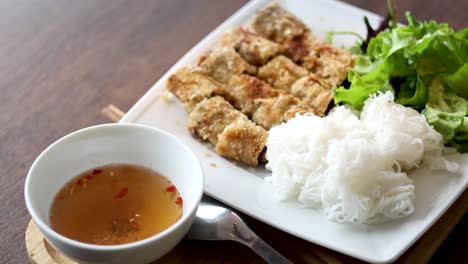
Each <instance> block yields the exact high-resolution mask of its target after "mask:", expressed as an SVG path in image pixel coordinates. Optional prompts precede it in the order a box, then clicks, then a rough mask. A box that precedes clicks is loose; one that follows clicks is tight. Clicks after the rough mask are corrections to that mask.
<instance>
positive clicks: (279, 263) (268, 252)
mask: <svg viewBox="0 0 468 264" xmlns="http://www.w3.org/2000/svg"><path fill="white" fill-rule="evenodd" d="M249 246H250V248H251V249H252V250H253V251H255V253H257V254H258V255H259V256H260V257H262V258H263V259H264V260H266V261H267V262H268V263H272V264H273V263H274V264H291V262H289V260H287V259H286V258H285V257H283V256H282V255H281V254H280V253H278V251H276V250H275V249H274V248H272V247H270V245H268V244H267V243H265V241H263V240H262V239H261V238H259V237H258V236H256V235H254V236H253V240H252V242H251V244H250V245H249Z"/></svg>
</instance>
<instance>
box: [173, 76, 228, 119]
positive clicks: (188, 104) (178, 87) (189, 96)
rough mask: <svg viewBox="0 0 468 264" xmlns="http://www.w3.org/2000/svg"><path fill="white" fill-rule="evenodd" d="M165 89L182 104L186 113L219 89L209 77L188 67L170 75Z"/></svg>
mask: <svg viewBox="0 0 468 264" xmlns="http://www.w3.org/2000/svg"><path fill="white" fill-rule="evenodd" d="M166 88H167V89H168V90H169V91H170V92H171V93H172V94H174V95H175V96H176V97H177V99H179V101H181V102H182V104H183V105H184V107H185V110H186V111H187V112H191V111H192V109H193V108H194V107H195V105H196V104H198V103H199V102H201V101H202V100H203V99H205V98H209V97H211V96H213V94H215V93H216V92H217V91H218V90H219V89H220V87H219V85H218V84H217V83H216V82H215V81H214V80H213V79H212V78H211V77H209V76H208V75H206V74H203V73H202V72H200V70H199V69H197V68H189V67H183V68H181V69H179V70H178V71H177V72H175V73H174V74H172V75H171V76H170V77H169V79H168V80H167V84H166Z"/></svg>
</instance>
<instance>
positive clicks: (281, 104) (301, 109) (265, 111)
mask: <svg viewBox="0 0 468 264" xmlns="http://www.w3.org/2000/svg"><path fill="white" fill-rule="evenodd" d="M255 103H256V106H257V110H256V111H255V112H254V113H253V115H252V121H254V122H255V123H256V124H258V125H260V126H262V127H264V128H265V129H267V130H269V129H270V128H272V127H273V126H275V125H278V124H281V123H282V122H284V121H287V120H289V119H291V118H293V117H294V116H295V115H296V114H297V113H299V114H304V113H314V111H313V109H312V108H310V107H309V106H307V105H306V104H305V103H303V102H302V101H301V100H299V99H298V98H297V97H294V96H292V95H289V94H281V95H279V96H278V97H273V98H265V99H257V100H255Z"/></svg>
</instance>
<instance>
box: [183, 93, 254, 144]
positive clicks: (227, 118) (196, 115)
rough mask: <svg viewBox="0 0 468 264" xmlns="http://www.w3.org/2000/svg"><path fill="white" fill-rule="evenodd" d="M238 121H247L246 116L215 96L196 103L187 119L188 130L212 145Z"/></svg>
mask: <svg viewBox="0 0 468 264" xmlns="http://www.w3.org/2000/svg"><path fill="white" fill-rule="evenodd" d="M238 119H244V120H248V118H247V116H245V115H244V114H242V113H241V112H240V111H238V110H237V109H235V108H234V107H233V106H232V105H231V104H230V103H228V102H227V101H226V100H224V98H222V97H219V96H215V97H211V98H208V99H205V100H203V101H201V102H200V103H198V104H197V105H196V106H195V108H194V109H193V111H192V112H190V114H189V117H188V124H187V126H188V128H189V130H190V131H191V132H192V133H193V134H196V135H198V136H200V137H201V138H202V139H203V140H209V141H210V142H211V143H212V144H213V145H216V143H217V142H218V135H219V134H221V132H223V130H224V128H226V126H228V125H229V124H230V123H233V122H234V121H236V120H238Z"/></svg>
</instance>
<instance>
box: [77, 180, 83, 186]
mask: <svg viewBox="0 0 468 264" xmlns="http://www.w3.org/2000/svg"><path fill="white" fill-rule="evenodd" d="M77 183H78V186H80V187H83V179H78V182H77Z"/></svg>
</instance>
